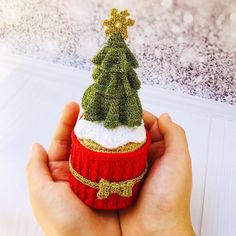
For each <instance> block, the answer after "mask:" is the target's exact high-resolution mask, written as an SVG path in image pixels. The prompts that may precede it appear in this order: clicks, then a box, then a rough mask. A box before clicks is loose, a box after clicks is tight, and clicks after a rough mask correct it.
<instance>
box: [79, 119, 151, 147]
mask: <svg viewBox="0 0 236 236" xmlns="http://www.w3.org/2000/svg"><path fill="white" fill-rule="evenodd" d="M74 132H75V135H76V136H77V138H78V139H91V140H93V141H94V142H96V143H98V144H99V145H101V146H103V147H105V148H108V149H112V148H118V147H119V146H123V145H125V144H127V143H129V142H134V143H142V142H145V141H146V131H145V128H144V125H143V123H142V124H141V125H140V126H137V127H127V126H124V125H121V126H118V127H116V128H115V129H107V128H105V127H104V122H98V121H93V122H92V121H88V120H85V119H83V118H82V119H80V120H78V121H77V123H76V126H75V129H74Z"/></svg>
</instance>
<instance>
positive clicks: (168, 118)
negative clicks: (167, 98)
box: [163, 113, 172, 121]
mask: <svg viewBox="0 0 236 236" xmlns="http://www.w3.org/2000/svg"><path fill="white" fill-rule="evenodd" d="M163 116H164V117H165V119H166V120H168V121H172V119H171V117H170V115H169V114H168V113H164V114H163Z"/></svg>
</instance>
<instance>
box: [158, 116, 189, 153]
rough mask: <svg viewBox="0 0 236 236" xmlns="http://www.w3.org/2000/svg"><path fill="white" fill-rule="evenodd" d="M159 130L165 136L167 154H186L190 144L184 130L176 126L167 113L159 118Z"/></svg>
mask: <svg viewBox="0 0 236 236" xmlns="http://www.w3.org/2000/svg"><path fill="white" fill-rule="evenodd" d="M159 128H160V131H161V133H162V134H163V136H164V142H165V148H166V151H165V153H166V152H172V153H175V154H186V151H188V144H187V139H186V135H185V131H184V129H183V128H182V127H181V126H179V125H177V124H175V123H174V122H173V121H172V120H171V118H170V116H169V115H168V114H167V113H164V114H162V115H161V116H160V117H159Z"/></svg>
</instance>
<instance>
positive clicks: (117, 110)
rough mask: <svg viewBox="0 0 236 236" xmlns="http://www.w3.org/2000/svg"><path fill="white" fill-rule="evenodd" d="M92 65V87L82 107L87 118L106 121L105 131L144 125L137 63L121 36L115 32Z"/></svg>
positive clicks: (86, 93) (87, 92)
mask: <svg viewBox="0 0 236 236" xmlns="http://www.w3.org/2000/svg"><path fill="white" fill-rule="evenodd" d="M92 62H93V63H94V64H95V65H96V66H97V67H96V68H95V69H94V71H93V75H92V76H93V80H94V84H92V85H91V86H90V87H89V88H88V89H87V90H86V91H85V93H84V95H83V98H82V107H83V109H84V110H85V113H84V118H85V119H86V120H90V121H101V120H104V126H105V127H106V128H115V127H117V126H119V125H120V124H123V125H126V126H129V127H134V126H139V125H141V121H142V106H141V103H140V100H139V97H138V94H137V90H138V89H139V88H140V81H139V79H138V76H137V74H136V72H135V71H134V68H137V67H138V62H137V60H136V59H135V57H134V55H133V54H132V52H131V51H130V50H129V48H128V47H127V45H126V43H125V41H124V39H123V37H122V35H121V33H119V32H118V33H114V34H113V35H112V36H111V37H110V38H109V40H108V43H107V44H106V45H105V47H104V48H103V49H102V50H101V51H100V52H98V54H97V55H96V56H95V57H94V58H93V60H92Z"/></svg>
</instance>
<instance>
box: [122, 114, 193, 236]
mask: <svg viewBox="0 0 236 236" xmlns="http://www.w3.org/2000/svg"><path fill="white" fill-rule="evenodd" d="M144 123H145V127H146V129H147V130H148V131H149V133H150V135H151V139H152V141H151V146H150V149H149V161H150V163H149V167H150V170H149V173H148V175H147V177H146V179H145V182H144V184H143V187H142V189H141V192H140V194H139V197H138V199H137V202H136V203H135V205H133V206H131V207H129V208H127V209H124V210H121V211H120V224H121V229H122V235H124V236H126V235H128V236H132V235H135V236H138V235H155V236H158V235H161V236H185V235H186V236H193V235H195V233H194V231H193V228H192V224H191V218H190V195H191V188H192V171H191V159H190V155H189V151H188V145H187V140H186V136H185V132H184V130H183V129H182V128H181V127H180V126H179V125H177V124H175V123H174V122H173V121H171V119H170V117H169V116H168V115H167V114H163V115H161V116H160V118H159V119H157V118H156V117H155V116H154V115H152V114H151V113H149V112H144Z"/></svg>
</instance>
